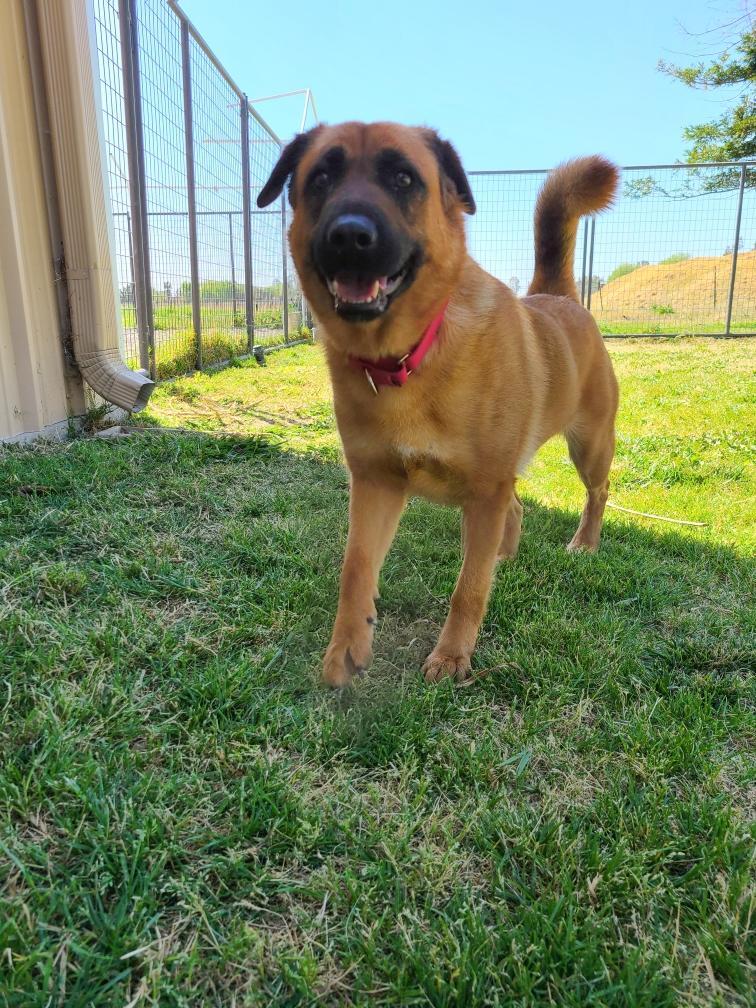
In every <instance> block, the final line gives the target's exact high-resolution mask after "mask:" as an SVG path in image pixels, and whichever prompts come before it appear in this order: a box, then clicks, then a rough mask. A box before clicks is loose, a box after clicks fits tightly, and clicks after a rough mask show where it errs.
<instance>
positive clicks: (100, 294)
mask: <svg viewBox="0 0 756 1008" xmlns="http://www.w3.org/2000/svg"><path fill="white" fill-rule="evenodd" d="M24 15H25V19H26V28H27V39H28V48H29V64H30V73H31V78H32V87H33V92H34V102H35V109H36V115H37V129H38V134H39V142H40V151H41V158H42V165H43V175H44V183H45V192H46V197H47V209H48V222H49V230H50V242H51V248H52V250H53V257H54V269H55V276H56V285H57V288H58V289H57V295H58V306H59V313H60V322H61V334H62V338H63V344H64V352H65V350H66V346H67V345H68V350H69V354H70V352H72V353H73V356H74V358H75V360H76V363H77V365H78V367H79V369H80V371H81V374H82V377H83V378H84V380H85V381H86V383H87V385H89V387H90V388H91V389H92V390H93V391H94V392H96V393H97V394H98V395H99V396H101V397H102V398H103V399H105V400H106V401H107V402H110V403H113V404H114V405H116V406H120V407H121V408H122V409H125V410H129V411H131V412H137V411H139V410H141V409H144V407H145V406H146V405H147V400H148V399H149V397H150V394H151V392H152V390H153V388H154V385H155V383H154V382H153V381H152V379H151V378H149V377H148V376H147V375H145V374H144V373H142V372H141V371H133V370H131V368H129V367H127V366H126V364H124V362H123V360H122V359H121V354H120V348H119V340H118V322H117V315H116V312H117V310H118V306H117V301H116V281H115V276H114V271H113V262H114V259H113V248H114V242H113V234H112V217H111V213H110V200H109V194H108V189H107V183H106V175H105V163H104V145H103V143H102V127H101V122H100V114H101V113H100V103H99V90H98V87H99V85H98V78H97V76H96V74H95V66H96V63H95V58H96V57H95V50H94V37H95V36H94V19H93V16H92V11H91V4H90V0H64V2H58V0H56V2H54V3H50V2H49V0H24Z"/></svg>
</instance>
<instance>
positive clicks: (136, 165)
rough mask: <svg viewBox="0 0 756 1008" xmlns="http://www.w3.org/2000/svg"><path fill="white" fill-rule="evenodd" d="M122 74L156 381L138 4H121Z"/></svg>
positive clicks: (145, 353)
mask: <svg viewBox="0 0 756 1008" xmlns="http://www.w3.org/2000/svg"><path fill="white" fill-rule="evenodd" d="M118 20H119V28H120V33H121V72H122V75H123V98H124V110H125V118H126V123H125V126H126V152H127V156H128V163H129V204H130V208H131V221H132V225H133V229H134V233H133V258H134V271H133V277H134V302H135V305H136V313H137V329H138V335H139V366H140V368H142V369H143V370H145V371H147V372H148V373H149V375H150V377H151V378H152V379H153V380H154V379H155V329H154V325H153V318H152V271H151V269H150V245H149V226H148V221H147V184H146V181H145V170H144V124H143V122H142V88H141V83H140V74H139V31H138V23H137V12H136V0H118Z"/></svg>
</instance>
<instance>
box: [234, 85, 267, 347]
mask: <svg viewBox="0 0 756 1008" xmlns="http://www.w3.org/2000/svg"><path fill="white" fill-rule="evenodd" d="M240 111H241V151H242V213H243V214H244V311H245V313H246V317H247V352H248V353H251V354H255V359H256V360H257V361H258V363H263V364H264V363H265V358H264V357H263V358H262V360H261V359H260V356H258V354H256V353H255V298H254V287H253V286H252V207H251V205H250V197H251V193H250V179H249V99H248V98H247V96H246V95H242V99H241V108H240ZM261 353H262V351H261Z"/></svg>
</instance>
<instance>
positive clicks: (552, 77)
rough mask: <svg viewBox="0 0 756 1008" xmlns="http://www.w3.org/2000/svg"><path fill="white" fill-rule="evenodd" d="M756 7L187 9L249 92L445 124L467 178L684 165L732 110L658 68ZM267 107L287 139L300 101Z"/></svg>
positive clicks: (439, 3) (654, 3)
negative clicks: (610, 165)
mask: <svg viewBox="0 0 756 1008" xmlns="http://www.w3.org/2000/svg"><path fill="white" fill-rule="evenodd" d="M746 2H748V0H732V2H730V0H708V2H704V0H699V2H695V3H691V2H690V0H636V2H635V3H633V4H619V3H611V2H609V3H607V2H606V0H601V2H598V0H588V2H584V3H578V4H575V3H572V4H569V3H564V2H556V0H540V2H538V3H533V2H530V3H527V2H526V3H517V4H514V3H511V2H500V3H494V2H490V0H467V2H464V0H456V2H455V3H450V2H448V0H435V2H432V0H403V2H401V0H379V2H378V3H373V4H369V3H364V2H347V0H328V2H317V0H315V2H314V0H286V3H284V4H280V5H274V4H271V3H264V4H263V3H257V2H250V0H184V2H183V5H182V6H183V8H184V10H185V11H186V13H187V14H188V16H189V17H190V18H191V19H192V21H194V23H195V25H196V27H197V28H198V29H199V31H200V32H201V33H202V34H203V35H204V37H205V38H206V40H207V41H208V43H209V44H210V45H211V47H212V48H213V49H214V50H215V52H216V54H217V56H218V57H219V58H220V59H221V61H222V62H223V63H224V65H225V66H226V68H227V69H228V71H229V72H230V74H231V75H232V76H233V77H234V78H235V80H236V81H237V83H238V84H239V86H240V87H241V88H242V89H243V90H245V91H246V92H247V93H248V94H249V96H250V97H259V96H261V95H266V94H272V93H276V92H282V91H291V90H293V89H295V88H301V87H310V88H312V90H313V92H314V94H315V97H316V100H317V104H318V111H319V113H320V116H321V119H323V120H324V121H326V122H339V121H341V120H345V119H365V120H374V119H394V120H398V121H401V122H406V123H422V124H425V125H429V126H434V127H435V128H437V129H438V130H439V131H440V132H441V133H442V134H443V135H445V136H446V137H448V138H449V139H451V140H452V141H453V142H454V143H455V144H456V146H457V148H458V149H459V151H460V153H461V155H462V158H463V161H464V163H465V166H466V167H467V168H468V169H491V168H543V167H550V166H552V165H554V164H556V163H557V162H559V161H561V160H563V159H564V158H566V157H571V156H574V155H577V154H583V153H591V152H593V151H600V152H602V153H604V154H606V155H608V156H609V157H611V158H613V159H615V160H616V161H618V162H619V163H620V164H638V163H644V164H645V163H655V162H667V161H676V160H678V159H682V158H683V156H684V150H685V144H684V141H683V139H682V130H683V127H684V126H686V125H689V124H691V123H698V122H704V121H707V120H709V119H713V118H715V117H716V116H718V115H720V114H721V112H722V111H723V110H724V108H725V107H726V106H725V105H724V104H723V101H722V96H721V94H716V93H708V94H707V93H700V92H695V91H692V90H690V89H688V88H685V87H684V86H683V85H682V84H680V83H678V82H677V81H674V80H672V79H670V78H668V77H666V76H664V75H663V74H661V73H659V71H658V70H657V69H656V64H657V61H658V60H659V59H660V58H661V59H665V60H667V61H670V62H680V63H684V64H687V63H689V62H692V61H694V60H692V59H691V55H692V56H693V57H695V56H696V55H697V54H699V53H701V52H702V51H703V52H705V51H706V49H707V48H709V49H713V50H714V51H716V48H717V36H716V35H708V36H707V35H705V36H703V37H699V38H694V37H691V36H690V35H689V34H687V33H686V29H687V31H689V32H699V33H700V32H703V31H706V30H708V29H711V28H712V27H713V26H715V25H717V24H721V23H722V22H725V21H727V20H730V19H731V18H732V16H733V10H735V11H736V12H739V10H742V9H743V5H744V3H746ZM275 104H276V103H266V104H264V105H261V106H260V111H261V112H262V113H263V114H264V115H265V116H266V118H268V119H269V121H270V122H271V124H272V125H273V127H274V128H275V129H277V131H278V132H279V133H280V135H282V136H283V137H286V136H289V135H290V134H291V133H292V132H294V131H295V129H296V128H297V126H298V121H299V116H300V114H301V109H300V106H299V104H298V101H297V100H293V101H292V100H287V101H282V102H280V103H277V107H274V105H275Z"/></svg>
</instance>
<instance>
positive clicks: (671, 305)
mask: <svg viewBox="0 0 756 1008" xmlns="http://www.w3.org/2000/svg"><path fill="white" fill-rule="evenodd" d="M731 270H732V256H731V255H724V256H710V257H701V258H697V259H685V260H683V261H681V262H674V263H666V264H664V263H653V264H650V265H648V266H638V267H637V268H636V269H634V270H633V271H632V273H626V274H625V275H624V276H621V277H617V279H616V280H612V281H611V282H610V283H607V284H604V285H602V286H601V288H600V289H599V290H597V291H594V292H593V294H592V295H591V311H592V312H593V314H594V316H595V318H596V321H597V322H598V323H599V325H600V326H601V328H602V330H603V331H605V332H622V331H623V330H626V331H637V332H703V331H709V332H718V331H722V330H723V329H724V324H725V317H726V314H727V293H728V290H729V285H730V272H731ZM578 286H579V284H578ZM732 322H733V326H734V327H737V328H739V329H746V328H751V329H754V330H756V251H751V252H740V253H739V254H738V268H737V281H736V286H735V299H734V302H733V313H732Z"/></svg>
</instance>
